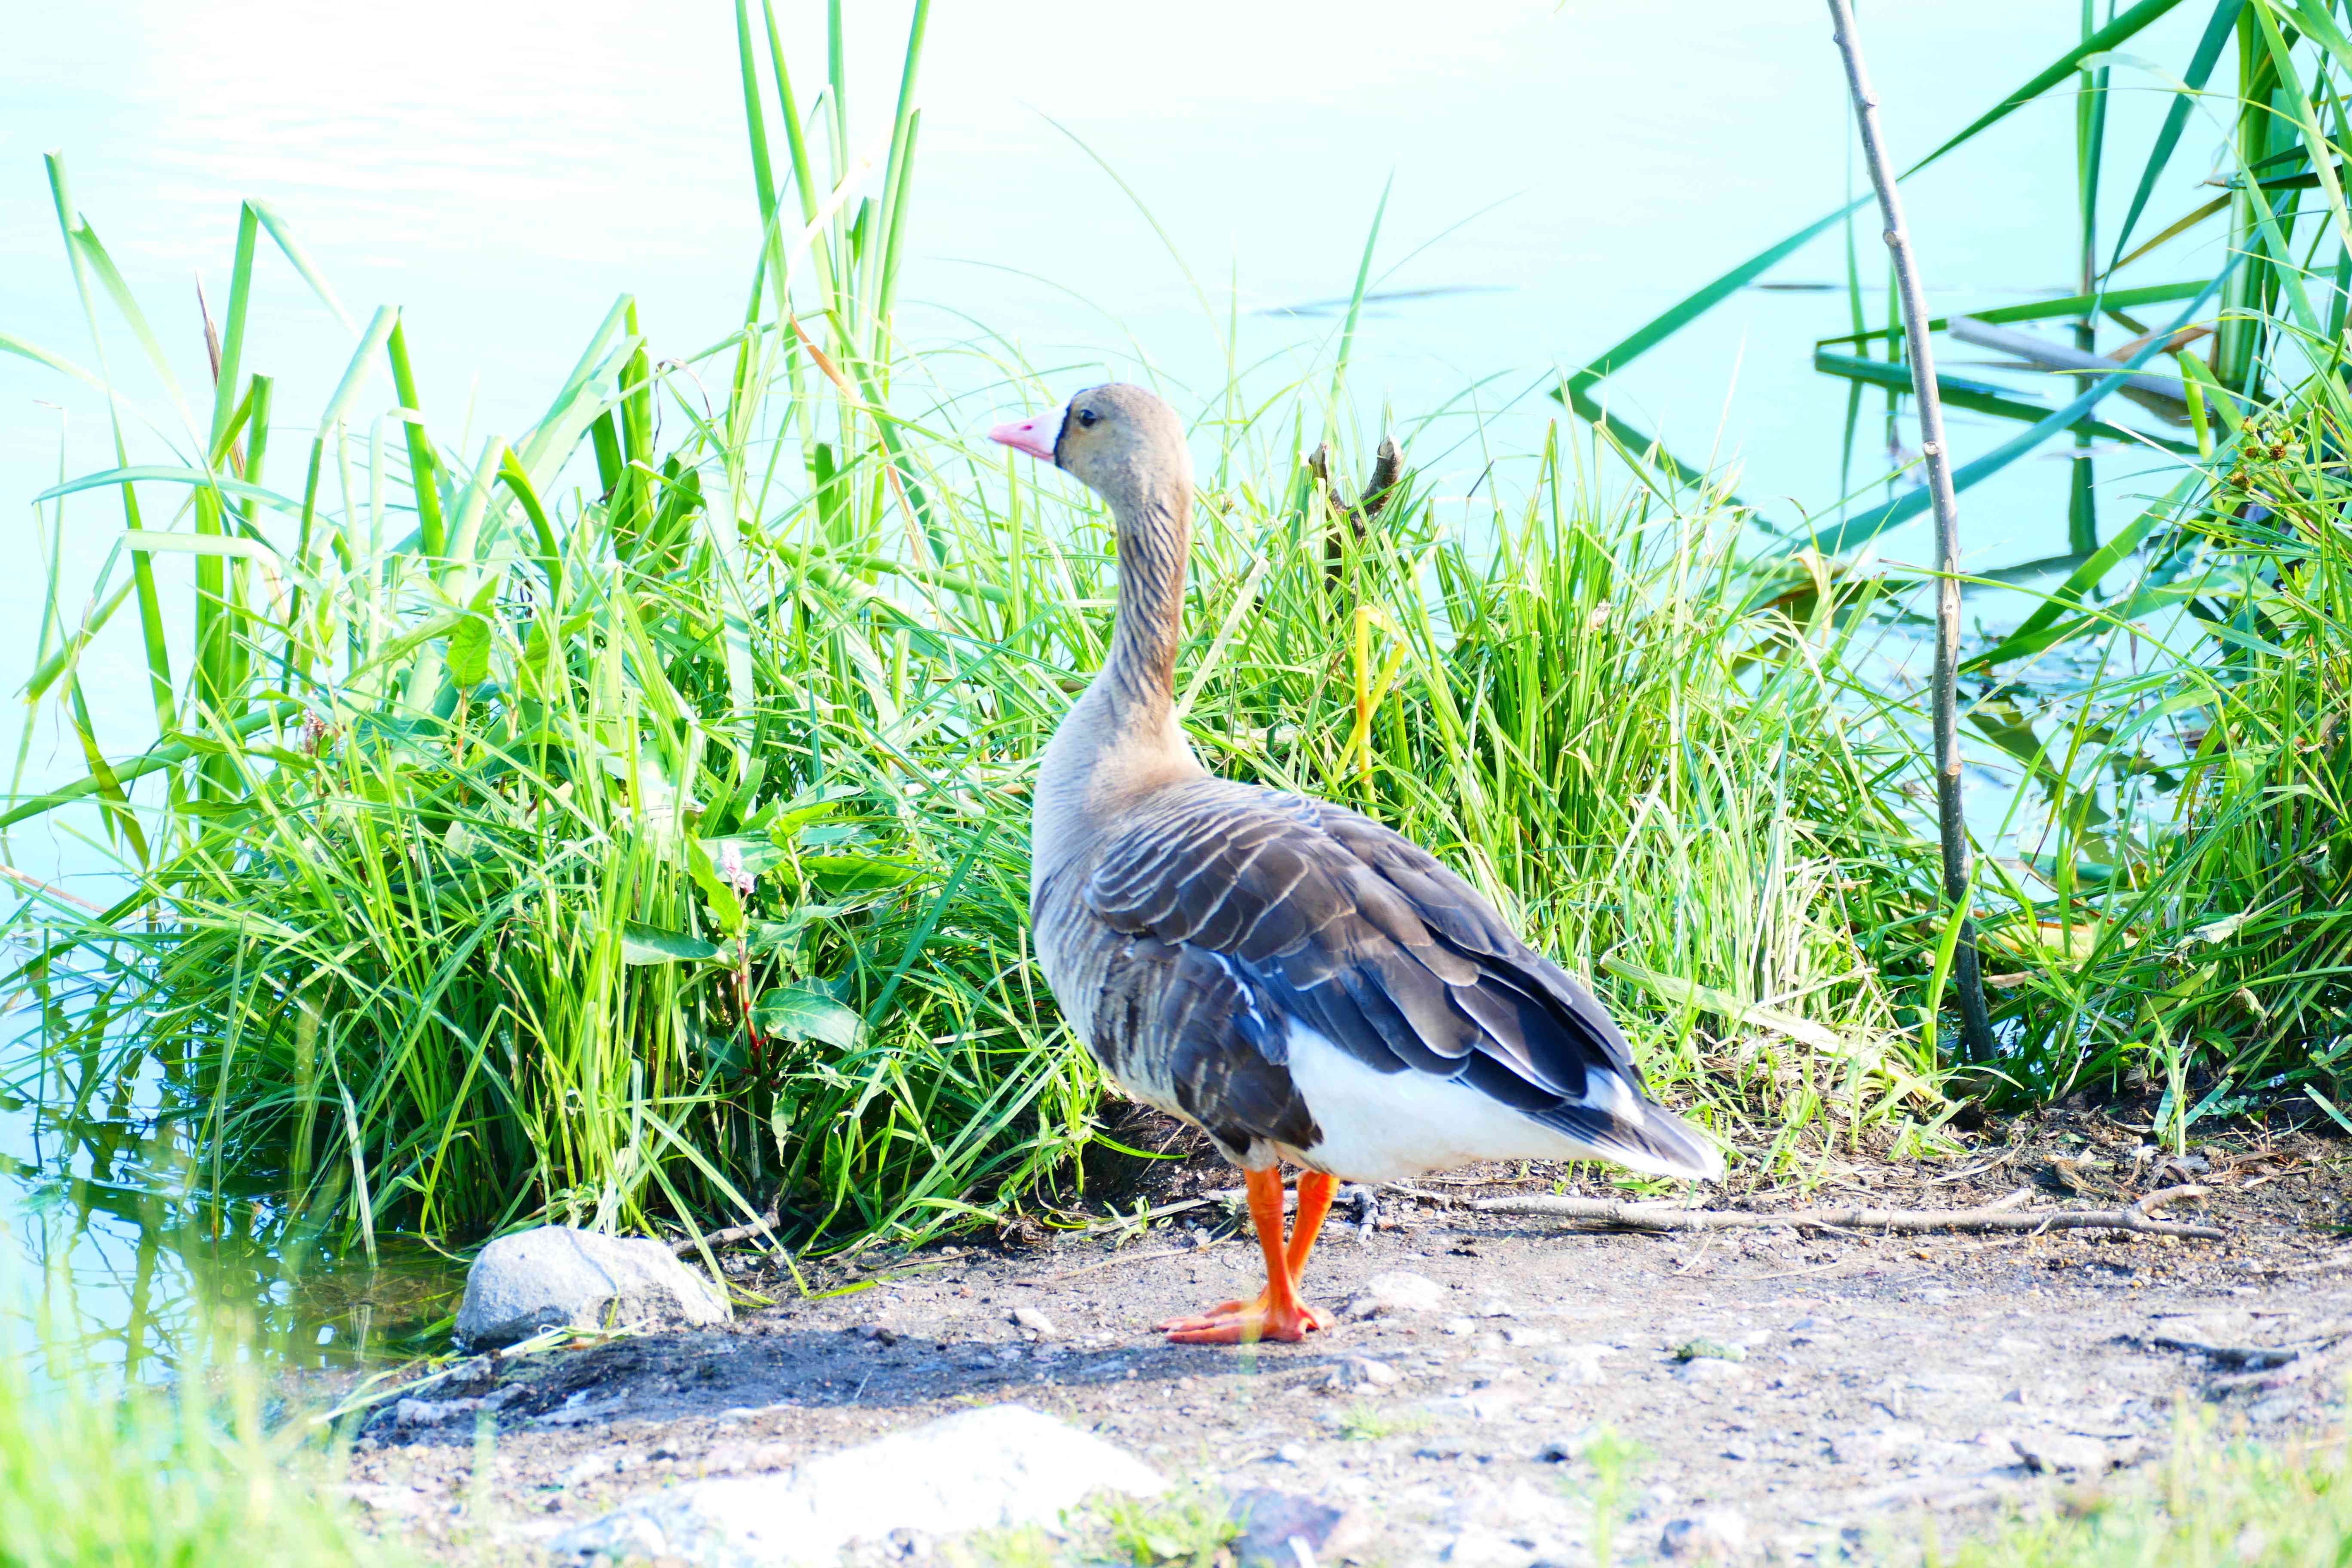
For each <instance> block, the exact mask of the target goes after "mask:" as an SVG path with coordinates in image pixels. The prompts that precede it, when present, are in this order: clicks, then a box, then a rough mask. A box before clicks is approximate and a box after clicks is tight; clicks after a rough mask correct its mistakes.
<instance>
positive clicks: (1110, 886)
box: [1086, 780, 1642, 1121]
mask: <svg viewBox="0 0 2352 1568" xmlns="http://www.w3.org/2000/svg"><path fill="white" fill-rule="evenodd" d="M1086 899H1087V903H1088V904H1089V906H1090V907H1091V908H1093V909H1094V910H1096V912H1097V913H1098V914H1099V915H1100V916H1101V917H1102V918H1103V919H1104V920H1105V921H1108V923H1109V924H1110V925H1111V926H1112V927H1113V928H1114V929H1116V930H1118V931H1123V932H1129V933H1132V934H1133V935H1134V936H1136V937H1138V938H1139V939H1143V940H1146V941H1149V942H1152V943H1155V944H1159V948H1156V949H1155V951H1159V950H1160V949H1165V950H1168V951H1170V952H1171V954H1172V956H1171V958H1169V959H1168V960H1166V962H1171V963H1177V964H1179V965H1180V968H1179V970H1178V971H1177V973H1178V975H1179V976H1181V984H1178V985H1176V986H1174V987H1173V988H1172V990H1171V1001H1170V1003H1169V1005H1170V1006H1171V1007H1173V1006H1176V1005H1178V1001H1177V997H1178V996H1180V995H1181V998H1182V1002H1181V1005H1182V1006H1183V1007H1184V1009H1185V1011H1184V1012H1183V1013H1182V1015H1181V1017H1179V1016H1173V1015H1171V1016H1170V1017H1169V1018H1168V1019H1167V1020H1166V1024H1167V1026H1168V1029H1169V1031H1170V1032H1169V1033H1168V1035H1166V1036H1165V1037H1167V1038H1170V1039H1171V1040H1173V1041H1174V1042H1176V1043H1175V1045H1174V1047H1172V1048H1174V1049H1176V1050H1178V1051H1180V1052H1190V1053H1192V1055H1191V1056H1190V1057H1189V1058H1187V1060H1188V1062H1189V1064H1190V1065H1189V1066H1188V1067H1185V1068H1181V1069H1180V1070H1178V1071H1177V1073H1176V1075H1175V1076H1176V1079H1177V1082H1178V1083H1179V1085H1180V1086H1181V1085H1183V1084H1185V1083H1187V1082H1194V1083H1197V1084H1198V1085H1199V1086H1200V1087H1201V1088H1202V1089H1206V1088H1207V1086H1208V1079H1209V1077H1210V1076H1213V1072H1212V1069H1210V1068H1207V1067H1205V1066H1204V1065H1203V1062H1204V1060H1205V1058H1204V1057H1203V1056H1202V1053H1203V1052H1206V1051H1208V1050H1209V1047H1210V1046H1211V1044H1212V1043H1213V1041H1214V1040H1215V1039H1218V1038H1223V1039H1227V1040H1229V1039H1231V1038H1233V1037H1234V1034H1235V1031H1236V1027H1237V1026H1236V1024H1235V1020H1236V1019H1237V1018H1241V1017H1243V1016H1245V1015H1247V1014H1255V1015H1256V1016H1258V1018H1259V1026H1256V1027H1252V1028H1248V1029H1246V1030H1241V1031H1240V1032H1241V1033H1242V1034H1243V1035H1244V1037H1247V1038H1248V1039H1249V1041H1250V1043H1251V1044H1252V1045H1254V1046H1255V1047H1257V1051H1256V1053H1255V1054H1257V1055H1258V1056H1260V1057H1261V1058H1264V1059H1265V1061H1266V1062H1267V1063H1268V1064H1269V1065H1272V1066H1276V1067H1279V1066H1280V1063H1281V1058H1282V1053H1283V1050H1284V1046H1283V1044H1282V1037H1283V1033H1284V1031H1282V1030H1281V1029H1279V1028H1274V1027H1270V1026H1266V1021H1268V1020H1273V1019H1277V1018H1280V1017H1291V1018H1296V1019H1297V1020H1298V1021H1299V1022H1301V1023H1304V1024H1306V1025H1307V1026H1309V1027H1312V1028H1313V1029H1315V1030H1316V1032H1317V1033H1318V1034H1320V1035H1322V1036H1323V1037H1325V1038H1327V1039H1329V1040H1331V1041H1333V1042H1334V1043H1335V1044H1337V1045H1339V1046H1340V1047H1342V1048H1343V1049H1346V1050H1347V1051H1349V1052H1350V1053H1351V1054H1352V1055H1354V1056H1355V1057H1356V1058H1358V1059H1359V1060H1360V1061H1362V1062H1364V1063H1365V1064H1366V1065H1368V1066H1370V1067H1371V1068H1375V1069H1376V1070H1379V1071H1381V1072H1390V1073H1393V1072H1408V1071H1410V1072H1423V1073H1430V1074H1433V1075H1436V1076H1439V1077H1443V1078H1448V1079H1461V1080H1463V1081H1465V1082H1467V1083H1470V1084H1471V1085H1473V1086H1475V1087H1476V1088H1477V1089H1481V1090H1482V1091H1484V1092H1486V1094H1488V1095H1491V1096H1492V1097H1494V1098H1495V1099H1496V1100H1501V1101H1503V1102H1504V1103H1506V1104H1509V1105H1512V1106H1515V1107H1517V1108H1519V1109H1522V1110H1527V1111H1528V1113H1529V1114H1530V1115H1535V1116H1538V1117H1540V1118H1543V1119H1546V1120H1553V1121H1558V1120H1560V1119H1561V1118H1564V1117H1565V1118H1570V1119H1572V1120H1578V1121H1583V1120H1589V1119H1590V1118H1591V1116H1592V1115H1593V1114H1594V1113H1595V1106H1596V1105H1597V1104H1601V1103H1608V1104H1622V1103H1624V1102H1626V1101H1628V1100H1630V1101H1631V1102H1632V1103H1633V1104H1635V1105H1638V1104H1639V1103H1640V1096H1641V1093H1642V1079H1641V1074H1640V1071H1639V1069H1638V1068H1636V1067H1635V1066H1634V1064H1633V1053H1632V1052H1631V1050H1630V1049H1628V1047H1626V1044H1625V1039H1624V1037H1623V1036H1622V1034H1620V1033H1619V1032H1618V1029H1617V1027H1616V1026H1615V1025H1614V1024H1613V1023H1612V1022H1611V1021H1610V1019H1609V1016H1608V1015H1607V1013H1606V1012H1604V1011H1603V1010H1602V1009H1601V1005H1600V1004H1599V1003H1598V1002H1597V1001H1595V1000H1594V999H1593V998H1592V996H1591V994H1589V993H1588V992H1586V991H1585V990H1584V988H1583V987H1582V986H1580V985H1579V984H1576V982H1575V981H1574V980H1573V979H1572V978H1570V976H1569V975H1568V974H1567V973H1565V972H1564V971H1562V970H1561V969H1560V968H1559V966H1558V965H1557V964H1554V963H1551V962H1550V961H1549V960H1548V959H1546V958H1544V957H1543V956H1542V955H1541V954H1539V953H1538V952H1535V951H1534V950H1532V949H1531V948H1529V947H1528V945H1527V944H1526V943H1525V942H1521V941H1520V940H1519V938H1518V937H1517V934H1516V933H1515V932H1513V931H1512V930H1511V929H1510V927H1509V925H1508V924H1507V922H1506V921H1504V920H1503V918H1502V916H1501V915H1500V914H1499V913H1497V912H1496V910H1495V908H1494V906H1493V905H1491V904H1489V903H1488V902H1487V901H1486V900H1485V899H1484V898H1482V897H1481V896H1480V895H1479V893H1478V892H1477V890H1476V889H1474V888H1473V887H1471V886H1470V884H1469V883H1468V882H1466V881H1465V880H1463V879H1461V878H1460V877H1458V876H1456V875H1455V874H1454V873H1453V872H1452V871H1449V870H1447V869H1446V868H1445V867H1444V866H1443V865H1442V864H1440V863H1439V862H1438V860H1437V859H1436V858H1434V857H1433V856H1432V855H1430V854H1429V853H1428V852H1427V851H1426V850H1423V849H1422V848H1421V847H1419V846H1417V845H1415V844H1413V843H1412V842H1411V841H1410V840H1408V839H1405V838H1403V837H1401V836H1399V835H1398V834H1396V833H1394V832H1392V831H1391V830H1390V829H1388V828H1386V827H1383V826H1381V825H1380V824H1378V823H1376V822H1374V821H1372V820H1371V819H1370V818H1369V817H1366V816H1361V815H1360V814H1358V813H1356V812H1352V811H1349V810H1347V809H1346V808H1345V807H1341V806H1336V805H1328V804H1326V803H1323V802H1319V801H1311V800H1307V799H1304V798H1302V797H1300V796H1297V795H1282V794H1278V793H1276V792H1275V791H1271V790H1265V789H1259V788H1255V787H1254V786H1251V785H1246V784H1231V783H1226V782H1224V781H1221V780H1206V781H1202V783H1200V784H1188V785H1184V786H1180V787H1179V788H1176V789H1171V790H1170V791H1168V792H1166V793H1165V795H1163V796H1162V797H1161V798H1160V800H1159V801H1157V802H1155V803H1154V804H1153V805H1151V806H1150V807H1149V808H1147V809H1146V810H1145V811H1144V812H1143V813H1142V814H1141V815H1140V816H1139V818H1138V819H1137V820H1135V821H1134V822H1132V823H1130V824H1129V826H1128V827H1127V828H1126V829H1125V830H1124V831H1123V832H1122V833H1121V834H1120V835H1119V836H1118V837H1117V838H1116V839H1114V840H1113V841H1112V843H1111V844H1110V845H1109V846H1108V848H1107V849H1106V851H1105V853H1104V855H1103V858H1102V859H1101V861H1100V862H1099V863H1098V865H1097V868H1096V869H1095V871H1094V874H1093V876H1092V878H1091V879H1090V880H1089V881H1088V883H1087V889H1086ZM1188 954H1198V955H1202V956H1201V958H1200V960H1199V961H1198V962H1197V963H1196V962H1194V960H1193V959H1192V958H1190V957H1187V956H1185V955H1188ZM1211 1054H1213V1053H1211ZM1596 1074H1598V1075H1601V1076H1602V1077H1605V1078H1613V1079H1617V1080H1618V1082H1619V1084H1622V1088H1620V1087H1618V1084H1601V1085H1596V1083H1595V1082H1594V1079H1595V1075H1596ZM1230 1087H1231V1088H1233V1089H1236V1090H1239V1089H1244V1088H1245V1087H1246V1086H1244V1085H1242V1084H1240V1083H1238V1082H1236V1083H1234V1084H1233V1085H1231V1086H1230ZM1626 1090H1630V1091H1631V1095H1630V1096H1628V1095H1627V1094H1626V1092H1625V1091H1626ZM1188 1109H1189V1108H1188ZM1635 1114H1636V1116H1637V1117H1638V1114H1639V1113H1638V1111H1636V1112H1635Z"/></svg>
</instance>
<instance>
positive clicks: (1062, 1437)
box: [549, 1405, 1166, 1568]
mask: <svg viewBox="0 0 2352 1568" xmlns="http://www.w3.org/2000/svg"><path fill="white" fill-rule="evenodd" d="M1165 1484H1166V1483H1164V1482H1163V1481H1161V1479H1160V1477H1159V1476H1158V1475H1156V1474H1155V1473H1153V1471H1152V1470H1151V1469H1150V1468H1149V1467H1148V1466H1146V1465H1145V1464H1144V1463H1143V1462H1142V1461H1141V1460H1139V1459H1138V1458H1135V1457H1134V1456H1132V1455H1130V1454H1129V1453H1127V1452H1126V1451H1125V1450H1124V1449H1121V1448H1118V1447H1113V1446H1112V1445H1111V1444H1109V1443H1107V1442H1105V1441H1104V1440H1103V1439H1101V1438H1100V1437H1097V1436H1093V1435H1092V1434H1090V1433H1086V1432H1080V1431H1078V1430H1076V1429H1075V1428H1073V1427H1070V1426H1064V1425H1063V1424H1062V1423H1060V1422H1058V1421H1056V1420H1055V1419H1054V1418H1053V1417H1051V1416H1049V1415H1040V1414H1039V1413H1038V1412H1036V1411H1034V1410H1031V1409H1029V1408H1027V1407H1026V1406H1024V1405H987V1406H984V1407H983V1408H982V1409H978V1410H966V1411H963V1412H961V1413H959V1414H957V1415H950V1416H947V1417H945V1418H943V1419H941V1420H938V1421H933V1422H930V1423H929V1424H927V1425H925V1426H918V1427H914V1428H913V1429H911V1430H909V1431H905V1432H898V1433H894V1434H892V1435H891V1436H887V1437H884V1438H881V1439H879V1440H878V1441H876V1442H872V1443H866V1444H861V1445H859V1446H858V1447H854V1448H845V1449H843V1450H841V1451H840V1452H838V1453H834V1454H828V1455H825V1456H824V1458H817V1459H811V1460H809V1461H807V1462H806V1463H804V1464H802V1465H799V1466H796V1467H794V1468H793V1469H791V1470H788V1471H786V1472H784V1473H783V1474H782V1475H777V1476H757V1477H754V1476H742V1477H730V1478H728V1479H720V1480H704V1481H695V1482H690V1483H688V1484H687V1485H684V1486H680V1487H675V1488H671V1489H668V1490H666V1491H660V1492H656V1493H653V1494H650V1495H648V1496H646V1497H643V1498H640V1499H638V1500H636V1501H635V1502H632V1503H630V1504H629V1505H627V1506H626V1507H624V1508H621V1509H617V1510H614V1511H613V1512H611V1513H608V1514H606V1515H604V1517H603V1518H601V1519H595V1520H591V1521H588V1522H587V1523H585V1524H583V1525H580V1526H578V1527H576V1528H574V1529H572V1530H569V1531H564V1532H563V1533H562V1534H561V1535H559V1536H557V1537H556V1538H555V1539H554V1540H553V1541H551V1542H549V1550H550V1551H551V1552H554V1553H555V1554H556V1555H557V1556H558V1557H563V1558H571V1559H574V1560H577V1559H583V1558H611V1559H614V1560H625V1559H627V1558H631V1557H641V1558H659V1557H669V1558H677V1559H680V1560H683V1561H685V1562H688V1563H695V1564H698V1568H769V1565H771V1564H785V1563H835V1562H837V1561H838V1559H839V1554H840V1552H841V1550H842V1548H844V1547H845V1546H847V1545H849V1544H850V1543H851V1542H856V1541H887V1540H888V1539H890V1538H891V1537H892V1535H893V1534H894V1532H898V1531H906V1532H909V1533H910V1535H922V1536H939V1535H952V1534H957V1533H960V1532H961V1531H971V1530H996V1529H1012V1528H1015V1527H1018V1526H1021V1525H1024V1524H1046V1525H1050V1524H1053V1523H1055V1522H1056V1521H1058V1519H1059V1518H1060V1516H1061V1514H1062V1511H1063V1510H1065V1509H1068V1508H1071V1507H1074V1506H1075V1505H1076V1503H1077V1502H1078V1501H1079V1500H1081V1499H1083V1498H1085V1497H1087V1495H1088V1494H1090V1493H1094V1492H1097V1491H1111V1492H1121V1493H1126V1494H1129V1495H1136V1496H1148V1495H1150V1494H1152V1493H1154V1492H1158V1491H1160V1489H1162V1488H1163V1487H1164V1486H1165Z"/></svg>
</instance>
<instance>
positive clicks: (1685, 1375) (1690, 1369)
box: [1673, 1355, 1748, 1383]
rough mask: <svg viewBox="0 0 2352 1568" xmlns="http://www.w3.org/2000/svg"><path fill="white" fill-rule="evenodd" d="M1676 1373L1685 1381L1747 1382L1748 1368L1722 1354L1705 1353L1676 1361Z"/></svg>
mask: <svg viewBox="0 0 2352 1568" xmlns="http://www.w3.org/2000/svg"><path fill="white" fill-rule="evenodd" d="M1673 1371H1674V1374H1675V1376H1676V1377H1679V1378H1681V1379H1682V1380H1683V1381H1684V1382H1685V1383H1746V1382H1747V1381H1748V1369H1747V1368H1746V1367H1744V1366H1742V1365H1740V1364H1739V1363H1738V1362H1733V1361H1725V1360H1724V1359H1723V1358H1722V1357H1721V1356H1711V1355H1703V1356H1698V1357H1696V1358H1694V1359H1693V1360H1690V1361H1685V1362H1676V1363H1675V1365H1674V1368H1673Z"/></svg>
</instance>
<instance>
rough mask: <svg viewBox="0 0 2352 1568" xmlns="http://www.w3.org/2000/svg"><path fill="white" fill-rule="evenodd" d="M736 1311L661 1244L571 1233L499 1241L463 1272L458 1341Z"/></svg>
mask: <svg viewBox="0 0 2352 1568" xmlns="http://www.w3.org/2000/svg"><path fill="white" fill-rule="evenodd" d="M733 1316H734V1313H733V1311H732V1310H731V1309H730V1308H729V1306H728V1304H727V1300H726V1298H725V1297H723V1296H721V1295H720V1294H719V1292H718V1291H717V1290H716V1289H712V1288H711V1286H710V1284H709V1282H708V1281H706V1280H705V1279H703V1278H702V1276H700V1275H698V1274H697V1273H695V1272H694V1271H693V1270H691V1269H689V1268H687V1267H686V1265H685V1264H683V1263H680V1262H679V1261H678V1260H677V1257H676V1256H675V1255H673V1254H672V1253H671V1251H670V1249H669V1248H668V1247H664V1246H663V1245H662V1244H661V1243H660V1242H658V1241H648V1240H646V1239H645V1238H643V1237H617V1236H604V1235H600V1234H598V1233H597V1232H595V1231H589V1230H574V1229H572V1228H571V1227H570V1226H553V1225H551V1226H541V1227H540V1228H538V1229H537V1230H526V1231H520V1232H518V1233H516V1234H515V1235H513V1236H502V1237H499V1238H498V1239H497V1240H496V1241H494V1242H492V1243H490V1244H489V1245H488V1247H484V1248H482V1250H481V1252H480V1253H479V1254H478V1256H477V1257H476V1258H475V1259H474V1265H473V1267H472V1268H468V1269H467V1271H466V1299H465V1300H464V1302H463V1303H462V1304H461V1305H460V1306H459V1307H458V1309H457V1338H458V1339H459V1340H460V1341H462V1342H465V1343H466V1344H467V1345H468V1346H472V1347H475V1348H478V1349H488V1348H491V1347H494V1346H499V1345H510V1344H513V1343H515V1342H517V1341H519V1340H527V1339H529V1338H530V1336H531V1335H533V1334H535V1333H537V1332H539V1331H541V1329H547V1328H555V1327H559V1326H568V1327H571V1328H578V1329H594V1328H602V1327H604V1326H605V1325H606V1324H608V1323H609V1324H615V1325H617V1324H622V1323H627V1324H635V1325H645V1326H656V1327H665V1328H667V1327H677V1326H681V1325H691V1324H698V1323H723V1322H725V1321H728V1320H729V1319H730V1318H731V1317H733Z"/></svg>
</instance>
